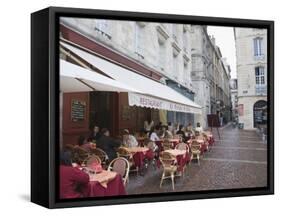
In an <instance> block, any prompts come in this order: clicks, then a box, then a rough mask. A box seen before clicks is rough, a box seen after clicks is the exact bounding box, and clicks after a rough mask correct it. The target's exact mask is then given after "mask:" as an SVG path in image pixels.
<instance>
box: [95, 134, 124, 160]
mask: <svg viewBox="0 0 281 216" xmlns="http://www.w3.org/2000/svg"><path fill="white" fill-rule="evenodd" d="M109 135H110V133H109V130H108V129H107V128H103V129H102V130H101V137H100V138H99V139H98V140H97V148H100V149H102V150H103V151H105V153H106V154H107V156H108V159H109V161H112V160H113V159H114V158H116V157H117V154H116V150H117V148H119V147H120V145H121V142H120V141H118V140H115V139H113V138H111V137H109Z"/></svg>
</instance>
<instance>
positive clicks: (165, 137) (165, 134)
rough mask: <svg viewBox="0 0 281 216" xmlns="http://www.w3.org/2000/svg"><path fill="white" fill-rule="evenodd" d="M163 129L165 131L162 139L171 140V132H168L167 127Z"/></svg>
mask: <svg viewBox="0 0 281 216" xmlns="http://www.w3.org/2000/svg"><path fill="white" fill-rule="evenodd" d="M164 127H165V130H164V136H163V138H164V139H172V138H173V134H172V132H171V131H169V130H168V127H167V126H164Z"/></svg>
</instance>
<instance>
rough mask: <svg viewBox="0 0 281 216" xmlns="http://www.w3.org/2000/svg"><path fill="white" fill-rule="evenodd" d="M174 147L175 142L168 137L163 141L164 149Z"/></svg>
mask: <svg viewBox="0 0 281 216" xmlns="http://www.w3.org/2000/svg"><path fill="white" fill-rule="evenodd" d="M172 148H173V143H172V142H170V141H169V140H168V139H165V140H164V141H163V149H164V151H165V150H168V149H172Z"/></svg>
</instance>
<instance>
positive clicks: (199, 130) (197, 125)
mask: <svg viewBox="0 0 281 216" xmlns="http://www.w3.org/2000/svg"><path fill="white" fill-rule="evenodd" d="M195 131H197V132H199V133H202V132H203V128H202V126H201V124H200V123H199V122H197V124H196V128H195Z"/></svg>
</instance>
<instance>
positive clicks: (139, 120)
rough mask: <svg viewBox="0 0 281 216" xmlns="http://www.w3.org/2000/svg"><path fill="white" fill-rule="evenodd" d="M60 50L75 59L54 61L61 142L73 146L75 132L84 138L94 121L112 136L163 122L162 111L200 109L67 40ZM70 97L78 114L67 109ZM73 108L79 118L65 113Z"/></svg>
mask: <svg viewBox="0 0 281 216" xmlns="http://www.w3.org/2000/svg"><path fill="white" fill-rule="evenodd" d="M61 49H63V50H65V52H67V53H70V54H69V56H79V59H80V60H79V61H76V62H75V63H74V62H71V63H70V62H68V61H64V60H61V62H60V74H61V91H62V94H63V105H62V106H63V109H62V110H63V120H62V122H63V123H62V124H63V134H62V139H63V144H76V143H77V140H78V137H79V135H84V136H86V135H87V134H89V129H90V128H91V127H93V126H94V125H97V126H99V127H100V128H103V127H106V128H108V129H109V130H110V132H111V134H112V135H113V136H114V137H118V136H120V135H121V134H122V131H123V130H124V129H129V130H130V131H131V132H132V133H135V132H139V131H140V130H142V129H143V125H144V121H145V120H148V121H151V120H153V121H154V123H155V124H157V123H158V122H159V121H162V122H163V121H165V119H166V121H167V112H175V113H182V114H200V113H201V107H200V106H199V105H197V104H196V103H194V102H193V101H192V100H190V99H188V98H187V97H185V96H183V95H182V94H180V93H178V92H177V91H175V90H173V89H172V88H170V87H168V86H166V85H164V84H162V83H160V82H157V81H155V80H152V79H150V78H148V77H145V76H143V75H140V74H137V73H136V72H134V71H131V70H128V69H127V68H125V67H122V66H120V65H118V64H116V63H114V62H111V61H109V60H106V59H104V58H101V57H99V56H96V55H94V54H93V53H90V52H87V51H86V50H83V49H80V48H78V47H75V46H73V45H71V44H68V43H65V42H61ZM81 60H83V61H82V62H84V63H83V64H81ZM85 62H86V63H87V64H85ZM85 65H87V66H88V67H85ZM89 65H90V67H89ZM97 72H99V73H97ZM73 101H78V102H77V103H79V104H80V105H81V104H82V105H83V106H82V105H81V107H80V113H79V109H78V111H77V110H74V109H71V108H67V107H72V105H73V104H72V103H73ZM75 112H78V114H77V115H81V116H82V117H81V119H79V120H74V119H73V118H72V117H71V116H72V115H73V114H75ZM82 113H83V114H82ZM163 123H166V122H163Z"/></svg>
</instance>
